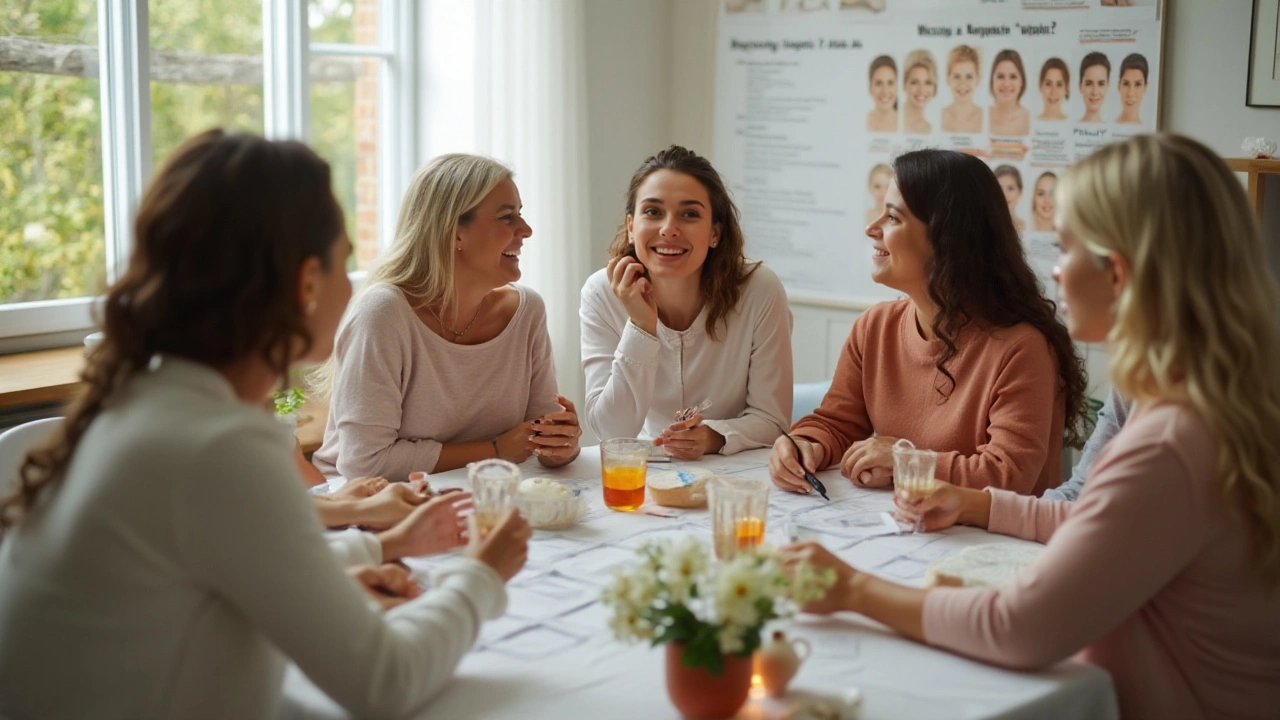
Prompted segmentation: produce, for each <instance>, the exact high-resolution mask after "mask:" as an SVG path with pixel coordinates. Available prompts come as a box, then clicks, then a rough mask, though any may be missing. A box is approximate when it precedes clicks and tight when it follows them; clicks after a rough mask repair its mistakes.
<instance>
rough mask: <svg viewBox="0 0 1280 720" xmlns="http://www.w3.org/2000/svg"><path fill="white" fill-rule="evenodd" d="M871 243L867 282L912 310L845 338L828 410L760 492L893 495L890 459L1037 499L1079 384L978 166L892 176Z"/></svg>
mask: <svg viewBox="0 0 1280 720" xmlns="http://www.w3.org/2000/svg"><path fill="white" fill-rule="evenodd" d="M893 170H894V182H893V184H891V185H890V186H889V191H888V193H886V195H885V210H884V214H882V215H881V216H880V217H879V218H878V219H877V220H876V221H875V222H873V223H872V224H871V225H870V226H869V227H868V228H867V235H868V236H869V237H870V238H871V242H872V247H873V249H874V253H875V268H874V270H872V274H871V277H872V279H873V280H875V281H876V282H877V283H880V284H881V285H885V286H887V287H890V288H893V289H894V290H897V291H899V292H901V293H903V294H904V295H906V296H907V297H906V299H903V300H897V301H894V302H886V303H881V304H879V305H876V306H874V307H872V308H871V309H869V310H867V311H866V312H864V313H863V314H862V315H861V316H860V317H859V318H858V320H857V321H856V322H855V323H854V325H853V331H852V332H851V333H850V335H849V340H848V342H846V343H845V347H844V351H843V354H842V355H841V357H840V362H839V365H838V366H837V368H836V374H835V379H834V380H833V381H832V384H831V390H830V391H828V393H827V395H826V397H825V398H823V401H822V405H821V406H819V407H818V409H817V410H816V411H815V412H814V413H813V414H812V415H808V416H806V417H804V418H801V419H800V420H799V421H798V422H797V423H796V424H795V426H794V427H793V429H792V435H794V436H795V438H796V442H797V444H798V445H799V452H797V450H796V447H795V446H793V445H792V444H791V442H790V441H789V440H787V439H786V438H783V439H781V440H780V441H778V442H776V443H774V446H773V454H772V456H771V457H770V459H769V470H770V476H771V477H772V478H773V481H774V484H776V485H777V486H778V487H780V488H782V489H784V490H794V491H796V492H806V491H807V490H808V484H807V483H806V482H805V480H804V474H803V470H802V467H801V466H802V465H803V466H804V467H805V468H807V469H809V470H811V471H816V470H817V469H819V468H825V467H829V466H832V465H835V464H837V463H838V464H839V465H840V470H841V473H842V474H843V475H844V476H845V477H847V478H849V479H850V480H852V481H853V482H854V484H856V485H861V486H867V487H879V486H885V485H889V484H890V483H891V482H892V479H893V452H892V448H893V443H894V442H895V441H897V440H898V439H899V438H907V439H909V440H910V441H911V442H913V443H914V444H915V445H916V446H917V447H920V448H930V449H932V450H936V451H937V452H938V467H937V478H938V479H940V480H943V481H946V482H950V483H952V484H955V485H960V486H964V487H976V488H980V487H986V486H994V487H998V488H1004V489H1009V490H1015V491H1017V492H1020V493H1023V494H1035V495H1039V494H1040V493H1042V492H1044V491H1045V490H1047V489H1049V488H1051V487H1055V486H1057V485H1058V484H1059V483H1060V482H1061V481H1062V467H1061V463H1060V462H1059V457H1060V453H1061V451H1062V443H1063V434H1064V433H1063V431H1064V428H1066V429H1067V431H1068V433H1067V434H1068V435H1071V436H1073V437H1074V434H1075V432H1074V431H1075V430H1076V429H1077V428H1078V427H1079V421H1080V420H1081V418H1082V417H1083V415H1084V399H1085V372H1084V368H1083V364H1082V362H1081V360H1080V358H1079V356H1078V355H1076V351H1075V347H1074V346H1073V345H1072V344H1071V339H1070V338H1069V337H1068V336H1067V329H1066V328H1065V327H1064V326H1063V325H1062V323H1061V322H1060V321H1059V320H1058V317H1057V315H1056V312H1055V306H1054V304H1053V302H1052V301H1051V300H1049V299H1048V298H1046V297H1045V296H1044V291H1043V288H1042V287H1041V284H1040V282H1039V281H1038V280H1037V279H1036V276H1035V273H1034V272H1033V271H1032V270H1031V267H1030V266H1029V265H1028V264H1027V260H1026V256H1025V255H1024V253H1023V250H1022V244H1021V242H1020V241H1019V240H1018V231H1017V230H1016V229H1014V226H1013V218H1012V216H1010V214H1009V207H1008V205H1007V204H1006V203H1005V198H1004V193H1003V192H1002V191H1001V190H1000V183H999V182H998V181H997V180H996V177H995V175H994V174H993V173H992V172H991V169H990V168H989V167H987V165H986V163H984V162H983V161H981V160H979V159H978V158H975V157H973V156H971V155H965V154H963V153H959V152H954V151H951V150H919V151H916V152H911V153H906V154H904V155H901V156H899V157H898V158H897V159H896V160H894V162H893Z"/></svg>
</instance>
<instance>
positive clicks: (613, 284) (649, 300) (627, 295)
mask: <svg viewBox="0 0 1280 720" xmlns="http://www.w3.org/2000/svg"><path fill="white" fill-rule="evenodd" d="M605 274H606V275H608V276H609V289H610V290H613V295H614V297H616V298H618V300H620V301H621V302H622V307H624V308H626V309H627V316H628V317H630V318H631V323H632V324H633V325H635V326H636V327H638V328H640V329H641V330H644V331H645V332H647V333H649V334H650V335H655V336H656V335H657V334H658V303H657V301H656V300H654V299H653V285H652V284H651V283H650V282H649V278H647V277H645V276H644V274H645V269H644V265H641V264H640V261H639V260H637V259H635V258H633V257H631V256H630V255H623V256H622V257H616V258H614V259H612V260H610V261H609V264H608V265H607V266H606V267H605Z"/></svg>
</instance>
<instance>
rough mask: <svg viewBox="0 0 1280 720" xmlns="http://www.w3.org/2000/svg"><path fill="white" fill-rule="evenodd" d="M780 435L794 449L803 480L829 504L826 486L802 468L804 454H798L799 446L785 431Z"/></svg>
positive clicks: (829, 499) (806, 469)
mask: <svg viewBox="0 0 1280 720" xmlns="http://www.w3.org/2000/svg"><path fill="white" fill-rule="evenodd" d="M782 434H783V435H784V436H785V437H786V438H787V439H788V440H790V441H791V446H792V447H794V448H795V449H796V455H799V456H800V469H801V470H804V479H805V481H806V482H808V483H809V487H811V488H813V489H814V490H815V491H817V493H818V494H819V495H821V496H822V499H823V500H826V501H827V502H830V501H831V498H829V497H827V486H825V485H823V484H822V481H821V480H819V479H818V476H816V475H814V474H813V473H811V472H809V469H808V468H806V467H805V466H804V453H802V452H800V445H799V444H798V443H797V442H796V439H795V438H793V437H791V436H790V435H789V434H787V433H786V432H785V431H784V432H783V433H782Z"/></svg>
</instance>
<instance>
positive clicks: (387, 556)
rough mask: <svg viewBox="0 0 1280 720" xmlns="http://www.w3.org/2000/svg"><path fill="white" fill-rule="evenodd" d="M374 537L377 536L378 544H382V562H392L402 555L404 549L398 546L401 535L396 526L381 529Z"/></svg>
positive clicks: (401, 539) (400, 541)
mask: <svg viewBox="0 0 1280 720" xmlns="http://www.w3.org/2000/svg"><path fill="white" fill-rule="evenodd" d="M374 537H376V538H378V544H379V545H381V546H382V562H384V563H388V562H394V561H396V560H399V559H400V558H402V557H404V550H403V549H402V548H401V547H400V545H401V543H402V542H403V536H402V535H401V534H400V532H399V531H398V530H397V529H396V528H391V529H390V530H383V531H382V532H380V533H377V534H375V535H374Z"/></svg>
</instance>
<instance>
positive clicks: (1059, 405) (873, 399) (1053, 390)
mask: <svg viewBox="0 0 1280 720" xmlns="http://www.w3.org/2000/svg"><path fill="white" fill-rule="evenodd" d="M956 345H957V347H958V350H959V354H957V355H956V356H955V357H953V358H952V359H951V361H950V362H949V363H948V364H947V370H948V371H949V372H950V373H951V374H952V376H954V377H955V387H954V388H951V387H950V383H948V382H947V379H946V377H945V376H943V375H942V374H941V373H940V372H938V370H937V369H936V367H935V365H934V363H935V361H936V359H937V357H938V356H939V355H940V354H941V353H942V350H943V345H942V342H941V341H940V340H933V341H929V340H925V339H924V338H923V337H922V336H921V334H920V329H919V326H918V324H917V322H916V314H915V306H914V305H913V304H912V303H911V302H910V301H909V300H898V301H894V302H886V303H880V304H878V305H875V306H873V307H872V308H871V309H869V310H867V311H866V312H864V313H863V314H862V315H861V316H859V317H858V319H857V321H856V322H854V324H853V331H852V332H850V333H849V340H848V341H847V342H846V343H845V345H844V350H843V351H842V353H841V355H840V362H839V364H838V365H837V366H836V374H835V378H834V379H833V380H832V381H831V389H830V390H828V391H827V395H826V397H824V398H823V399H822V404H821V405H820V406H819V407H818V409H817V410H815V411H814V412H813V414H812V415H807V416H805V417H803V418H801V419H800V420H799V421H797V422H796V424H795V426H794V427H793V429H792V433H793V434H794V435H795V436H797V437H803V438H807V439H809V440H813V441H816V442H817V443H819V444H820V445H822V448H823V454H822V458H821V460H820V467H829V466H831V465H835V464H838V463H839V462H840V459H841V458H842V457H843V455H844V452H845V451H846V450H847V449H848V448H849V446H850V445H852V444H853V443H855V442H857V441H859V440H864V439H866V438H868V437H871V435H872V434H877V435H883V436H886V437H895V438H907V439H908V440H910V441H911V442H913V443H915V445H916V447H919V448H929V449H932V450H936V451H938V469H937V472H936V476H937V477H938V479H940V480H944V481H946V482H950V483H953V484H955V485H961V486H964V487H971V488H982V487H988V486H991V487H996V488H1001V489H1004V490H1012V491H1014V492H1017V493H1021V494H1024V495H1026V494H1034V495H1040V494H1041V493H1043V492H1044V491H1045V490H1047V489H1049V488H1051V487H1056V486H1057V485H1058V484H1059V483H1061V482H1062V465H1061V462H1059V458H1060V457H1061V453H1062V430H1063V424H1064V420H1065V415H1066V413H1065V410H1064V396H1063V392H1062V389H1061V382H1060V381H1059V379H1058V370H1057V360H1056V358H1055V357H1054V355H1053V351H1052V350H1051V349H1050V348H1049V343H1048V341H1047V340H1046V339H1045V337H1044V335H1042V334H1041V333H1040V332H1039V331H1038V330H1036V329H1035V328H1033V327H1031V326H1030V325H1027V324H1020V325H1015V326H1013V327H1009V328H991V327H989V326H985V325H980V324H979V323H973V324H971V325H970V327H967V328H965V329H964V330H963V331H962V332H961V333H960V337H959V338H957V340H956ZM948 389H949V390H950V392H949V395H944V394H943V393H945V392H947V390H948ZM939 390H941V391H942V392H941V393H940V392H939Z"/></svg>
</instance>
